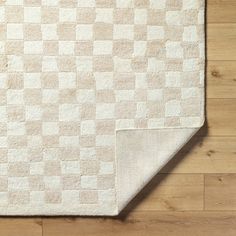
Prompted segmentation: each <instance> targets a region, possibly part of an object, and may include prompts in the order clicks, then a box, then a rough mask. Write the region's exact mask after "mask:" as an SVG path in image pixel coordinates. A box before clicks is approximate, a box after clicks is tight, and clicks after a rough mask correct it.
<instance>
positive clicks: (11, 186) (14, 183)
mask: <svg viewBox="0 0 236 236" xmlns="http://www.w3.org/2000/svg"><path fill="white" fill-rule="evenodd" d="M28 189H29V181H28V178H27V177H9V178H8V190H9V191H14V190H19V191H23V190H28Z"/></svg>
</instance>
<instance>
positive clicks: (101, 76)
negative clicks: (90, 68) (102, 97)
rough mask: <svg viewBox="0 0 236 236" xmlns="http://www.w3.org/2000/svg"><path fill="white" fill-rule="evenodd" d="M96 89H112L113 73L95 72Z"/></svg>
mask: <svg viewBox="0 0 236 236" xmlns="http://www.w3.org/2000/svg"><path fill="white" fill-rule="evenodd" d="M94 77H95V81H96V89H97V90H103V89H112V88H113V73H111V72H95V73H94Z"/></svg>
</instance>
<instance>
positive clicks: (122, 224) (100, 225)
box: [43, 211, 236, 236]
mask: <svg viewBox="0 0 236 236" xmlns="http://www.w3.org/2000/svg"><path fill="white" fill-rule="evenodd" d="M235 222H236V213H235V212H207V211H205V212H203V211H201V212H168V213H166V212H159V211H158V212H156V211H154V212H153V211H144V212H138V213H133V214H131V215H129V216H128V217H127V218H118V219H108V218H100V219H96V218H94V219H93V218H75V219H46V220H44V223H43V226H44V232H43V233H44V234H43V235H44V236H55V235H56V236H65V235H68V236H84V235H86V236H94V235H96V236H111V235H113V236H120V235H124V236H127V235H129V236H150V235H157V236H178V235H179V236H188V235H191V236H211V235H214V236H222V235H227V236H235V232H236V224H235Z"/></svg>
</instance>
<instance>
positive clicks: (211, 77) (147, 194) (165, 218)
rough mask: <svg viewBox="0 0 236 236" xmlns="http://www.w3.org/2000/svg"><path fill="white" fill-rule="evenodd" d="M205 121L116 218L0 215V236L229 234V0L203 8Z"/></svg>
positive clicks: (234, 104) (232, 61) (234, 146)
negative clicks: (205, 9)
mask: <svg viewBox="0 0 236 236" xmlns="http://www.w3.org/2000/svg"><path fill="white" fill-rule="evenodd" d="M207 58H208V64H207V124H206V125H205V127H204V128H202V130H201V131H199V132H198V134H197V135H196V136H195V137H194V138H193V139H192V140H191V141H190V142H189V143H188V144H187V145H186V146H185V147H184V148H183V150H182V151H181V152H180V153H179V154H178V155H177V157H176V158H175V159H173V160H172V161H171V162H170V163H169V164H168V165H167V166H166V167H165V168H164V169H163V170H162V172H161V173H160V174H159V175H158V176H157V177H155V178H154V179H153V180H152V181H151V182H150V184H148V186H147V187H146V188H145V189H144V190H143V191H142V192H141V194H139V195H138V196H137V197H136V198H135V199H134V200H133V201H132V203H131V204H129V206H128V207H127V208H126V211H125V212H123V213H122V214H121V215H120V216H119V217H116V218H82V217H81V218H79V217H78V218H68V217H67V218H1V219H0V236H13V235H14V236H41V235H43V236H80V235H81V236H92V235H93V236H100V235H101V236H108V235H109V236H110V235H114V236H121V235H122V236H123V235H124V236H126V235H127V236H146V235H157V236H172V235H174V236H178V235H181V236H184V235H191V236H212V235H214V236H222V235H226V236H231V235H232V236H235V235H236V187H235V186H236V1H235V0H208V3H207Z"/></svg>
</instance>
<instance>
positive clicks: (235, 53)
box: [207, 23, 236, 61]
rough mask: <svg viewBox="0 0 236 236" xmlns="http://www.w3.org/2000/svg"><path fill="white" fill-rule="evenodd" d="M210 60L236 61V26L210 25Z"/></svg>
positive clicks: (208, 43) (208, 28)
mask: <svg viewBox="0 0 236 236" xmlns="http://www.w3.org/2000/svg"><path fill="white" fill-rule="evenodd" d="M207 58H208V60H220V61H221V60H236V24H235V23H234V24H232V23H231V24H208V26H207Z"/></svg>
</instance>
